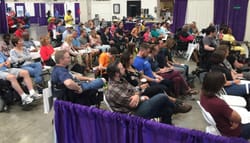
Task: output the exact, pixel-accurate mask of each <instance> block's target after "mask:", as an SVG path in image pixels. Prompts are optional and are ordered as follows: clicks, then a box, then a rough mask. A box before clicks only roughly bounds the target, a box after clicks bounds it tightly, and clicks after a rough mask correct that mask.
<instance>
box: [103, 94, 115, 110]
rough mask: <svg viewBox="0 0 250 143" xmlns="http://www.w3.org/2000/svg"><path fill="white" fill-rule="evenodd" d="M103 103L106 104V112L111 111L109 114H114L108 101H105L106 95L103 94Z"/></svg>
mask: <svg viewBox="0 0 250 143" xmlns="http://www.w3.org/2000/svg"><path fill="white" fill-rule="evenodd" d="M103 101H104V103H105V104H106V106H107V107H108V110H109V111H111V112H114V111H113V110H112V108H111V107H110V105H109V103H108V101H107V99H106V95H105V94H103Z"/></svg>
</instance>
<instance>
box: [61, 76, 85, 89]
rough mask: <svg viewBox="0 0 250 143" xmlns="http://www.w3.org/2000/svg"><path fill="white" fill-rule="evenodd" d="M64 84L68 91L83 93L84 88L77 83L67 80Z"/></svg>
mask: <svg viewBox="0 0 250 143" xmlns="http://www.w3.org/2000/svg"><path fill="white" fill-rule="evenodd" d="M63 83H64V85H65V86H66V87H67V88H68V89H71V90H74V91H81V90H82V88H81V87H80V86H79V85H78V84H77V83H76V82H74V81H73V80H72V79H67V80H65V81H64V82H63Z"/></svg>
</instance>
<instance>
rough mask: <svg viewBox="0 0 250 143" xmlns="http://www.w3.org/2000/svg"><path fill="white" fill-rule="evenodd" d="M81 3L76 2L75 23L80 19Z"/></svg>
mask: <svg viewBox="0 0 250 143" xmlns="http://www.w3.org/2000/svg"><path fill="white" fill-rule="evenodd" d="M80 12H81V11H80V4H79V3H75V23H76V24H78V23H79V22H80V21H81V20H80Z"/></svg>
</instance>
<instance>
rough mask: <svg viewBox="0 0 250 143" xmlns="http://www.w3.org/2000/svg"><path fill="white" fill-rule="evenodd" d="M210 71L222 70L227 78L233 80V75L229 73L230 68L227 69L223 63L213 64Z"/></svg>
mask: <svg viewBox="0 0 250 143" xmlns="http://www.w3.org/2000/svg"><path fill="white" fill-rule="evenodd" d="M211 71H217V72H222V73H224V74H225V76H226V78H227V80H233V77H232V75H231V70H229V69H227V68H226V66H225V65H224V64H223V63H221V64H218V65H213V66H212V67H211Z"/></svg>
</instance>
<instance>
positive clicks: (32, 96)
mask: <svg viewBox="0 0 250 143" xmlns="http://www.w3.org/2000/svg"><path fill="white" fill-rule="evenodd" d="M42 96H43V95H42V94H38V93H35V94H33V95H31V96H30V97H31V98H32V99H34V100H38V99H40V98H42Z"/></svg>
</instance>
